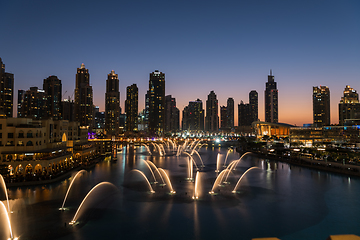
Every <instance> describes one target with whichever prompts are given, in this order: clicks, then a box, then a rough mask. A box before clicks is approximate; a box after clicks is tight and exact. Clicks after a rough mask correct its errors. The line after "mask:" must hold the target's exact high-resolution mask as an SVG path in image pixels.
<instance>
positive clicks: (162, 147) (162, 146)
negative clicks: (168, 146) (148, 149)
mask: <svg viewBox="0 0 360 240" xmlns="http://www.w3.org/2000/svg"><path fill="white" fill-rule="evenodd" d="M160 147H161V149H162V150H163V153H164V155H166V151H165V148H164V145H163V144H161V145H160Z"/></svg>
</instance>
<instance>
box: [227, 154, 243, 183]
mask: <svg viewBox="0 0 360 240" xmlns="http://www.w3.org/2000/svg"><path fill="white" fill-rule="evenodd" d="M239 161H240V159H238V160H234V161H232V162H231V163H230V164H229V165H228V166H227V168H226V169H228V170H229V171H228V172H227V175H226V177H225V181H224V182H227V179H228V177H229V175H230V173H231V171H232V170H233V168H234V166H235V164H237V162H239Z"/></svg>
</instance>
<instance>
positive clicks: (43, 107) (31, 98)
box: [21, 87, 49, 120]
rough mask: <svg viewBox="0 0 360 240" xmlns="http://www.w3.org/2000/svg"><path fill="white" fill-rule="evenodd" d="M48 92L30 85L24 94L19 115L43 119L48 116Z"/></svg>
mask: <svg viewBox="0 0 360 240" xmlns="http://www.w3.org/2000/svg"><path fill="white" fill-rule="evenodd" d="M47 96H48V94H47V93H46V92H45V90H43V89H38V88H37V87H31V88H30V90H27V91H26V92H25V94H24V101H23V104H22V107H21V116H22V117H24V118H32V119H36V120H43V119H47V118H48V117H49V115H48V114H49V110H48V107H47V106H49V104H48V100H47Z"/></svg>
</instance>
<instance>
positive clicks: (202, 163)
mask: <svg viewBox="0 0 360 240" xmlns="http://www.w3.org/2000/svg"><path fill="white" fill-rule="evenodd" d="M193 153H196V154H197V156H198V157H199V159H200V161H201V166H203V167H205V165H204V162H203V160H202V158H201V156H200V154H199V152H198V151H196V150H195V151H193ZM191 155H193V154H191Z"/></svg>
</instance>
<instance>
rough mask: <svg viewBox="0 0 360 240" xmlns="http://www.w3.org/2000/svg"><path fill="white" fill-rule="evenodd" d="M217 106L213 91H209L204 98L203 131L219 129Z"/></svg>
mask: <svg viewBox="0 0 360 240" xmlns="http://www.w3.org/2000/svg"><path fill="white" fill-rule="evenodd" d="M218 111H219V107H218V100H217V98H216V94H215V92H214V91H211V92H210V94H209V95H208V99H207V100H206V117H205V131H209V132H217V131H219V114H218Z"/></svg>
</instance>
